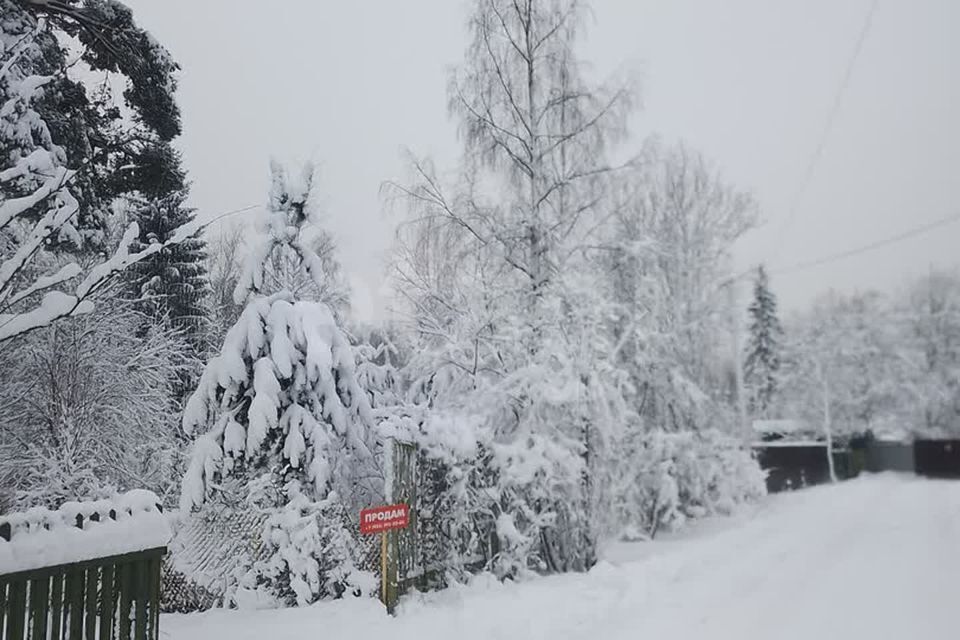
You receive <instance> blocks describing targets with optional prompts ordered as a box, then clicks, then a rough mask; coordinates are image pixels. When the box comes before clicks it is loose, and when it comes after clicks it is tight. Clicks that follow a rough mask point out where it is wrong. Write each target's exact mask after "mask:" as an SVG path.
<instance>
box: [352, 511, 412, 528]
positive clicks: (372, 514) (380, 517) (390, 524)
mask: <svg viewBox="0 0 960 640" xmlns="http://www.w3.org/2000/svg"><path fill="white" fill-rule="evenodd" d="M409 524H410V507H409V506H407V505H405V504H391V505H387V506H384V507H372V508H370V509H364V510H362V511H361V512H360V533H381V532H383V531H389V530H390V529H406V528H407V526H408V525H409Z"/></svg>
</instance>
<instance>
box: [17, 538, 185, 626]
mask: <svg viewBox="0 0 960 640" xmlns="http://www.w3.org/2000/svg"><path fill="white" fill-rule="evenodd" d="M164 553H166V548H164V547H158V548H156V549H148V550H146V551H138V552H135V553H127V554H123V555H117V556H110V557H106V558H98V559H96V560H89V561H85V562H76V563H73V564H64V565H58V566H53V567H44V568H42V569H32V570H30V571H22V572H19V573H10V574H6V575H0V638H2V639H3V640H42V639H43V640H45V639H48V638H49V639H51V640H60V639H70V640H81V639H85V640H156V639H157V638H159V624H158V623H159V615H160V607H159V602H160V562H161V559H162V558H163V555H164Z"/></svg>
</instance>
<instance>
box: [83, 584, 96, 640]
mask: <svg viewBox="0 0 960 640" xmlns="http://www.w3.org/2000/svg"><path fill="white" fill-rule="evenodd" d="M99 582H100V569H99V567H89V568H88V569H87V588H86V593H85V598H84V611H85V613H84V615H85V618H84V638H86V640H97V595H98V590H97V586H98V585H99Z"/></svg>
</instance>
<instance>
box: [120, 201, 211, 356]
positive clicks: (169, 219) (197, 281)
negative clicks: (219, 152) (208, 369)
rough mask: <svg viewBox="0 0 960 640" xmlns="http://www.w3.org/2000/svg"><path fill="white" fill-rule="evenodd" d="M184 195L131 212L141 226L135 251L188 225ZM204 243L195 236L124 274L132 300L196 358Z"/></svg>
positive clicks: (204, 333)
mask: <svg viewBox="0 0 960 640" xmlns="http://www.w3.org/2000/svg"><path fill="white" fill-rule="evenodd" d="M185 198H186V193H185V191H175V192H173V193H171V194H169V195H158V196H156V197H155V198H153V199H151V200H149V201H148V202H146V203H144V204H142V205H139V206H137V207H136V213H135V214H134V217H135V219H136V222H137V224H138V226H139V227H140V238H139V239H138V242H137V247H139V248H141V249H145V248H147V247H149V246H150V245H151V244H155V243H158V242H159V243H162V242H164V241H165V240H166V239H168V238H169V237H170V234H172V233H173V232H174V230H175V229H177V228H179V227H181V226H183V225H185V224H191V223H193V222H194V220H195V217H196V216H195V212H194V210H193V209H191V208H189V207H187V206H186V204H185V203H184V200H185ZM206 262H207V255H206V242H205V241H204V239H203V237H202V236H201V235H200V234H199V233H197V234H195V235H193V236H191V237H189V238H187V239H185V240H184V241H183V242H180V243H178V244H177V245H175V246H171V247H168V248H166V249H164V250H162V251H160V252H158V253H156V254H155V255H153V256H150V257H149V258H147V259H146V260H142V261H141V262H139V263H138V264H137V265H136V266H135V267H134V268H133V269H131V273H130V274H129V279H130V281H131V283H132V285H133V289H134V296H135V297H136V298H137V299H141V300H142V301H143V305H144V306H145V307H146V308H147V310H149V311H150V312H151V313H152V315H154V316H155V317H157V318H164V319H165V320H167V321H168V322H169V324H170V326H171V327H173V328H174V329H176V330H177V331H180V332H182V333H183V334H184V335H185V336H187V338H188V340H189V341H190V344H191V346H192V347H193V349H194V352H195V353H196V354H197V355H201V354H202V353H203V351H204V348H205V346H206V344H207V339H208V337H209V334H210V316H209V308H208V302H209V300H208V298H209V295H210V283H209V281H208V279H207V266H206Z"/></svg>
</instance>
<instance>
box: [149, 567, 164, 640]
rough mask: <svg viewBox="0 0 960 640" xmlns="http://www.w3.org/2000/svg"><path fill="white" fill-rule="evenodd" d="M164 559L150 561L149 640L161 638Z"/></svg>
mask: <svg viewBox="0 0 960 640" xmlns="http://www.w3.org/2000/svg"><path fill="white" fill-rule="evenodd" d="M162 562H163V558H162V557H160V556H156V557H155V558H152V559H151V560H150V573H149V574H148V579H149V581H150V624H149V626H148V628H147V638H148V640H157V639H158V638H159V637H160V565H161V563H162Z"/></svg>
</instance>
